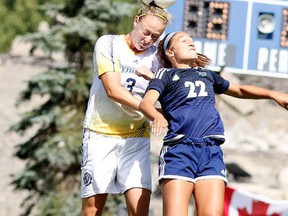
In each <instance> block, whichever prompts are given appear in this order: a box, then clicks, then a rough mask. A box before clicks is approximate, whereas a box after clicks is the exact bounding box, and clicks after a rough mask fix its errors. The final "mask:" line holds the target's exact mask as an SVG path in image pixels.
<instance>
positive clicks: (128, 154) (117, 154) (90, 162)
mask: <svg viewBox="0 0 288 216" xmlns="http://www.w3.org/2000/svg"><path fill="white" fill-rule="evenodd" d="M81 148H82V162H81V198H87V197H90V196H93V195H96V194H103V193H109V194H119V193H124V192H125V191H126V190H128V189H131V188H146V189H148V190H150V191H151V162H150V139H148V138H115V137H108V136H104V135H102V134H99V133H95V132H93V131H90V130H88V129H85V130H84V133H83V140H82V146H81Z"/></svg>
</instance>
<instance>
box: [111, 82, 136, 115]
mask: <svg viewBox="0 0 288 216" xmlns="http://www.w3.org/2000/svg"><path fill="white" fill-rule="evenodd" d="M107 96H108V97H109V98H110V99H111V100H113V101H116V102H118V103H120V104H123V105H125V106H128V107H131V108H133V109H136V110H139V105H140V102H141V99H140V98H137V97H135V96H133V95H132V94H131V93H130V92H129V91H128V90H127V89H125V88H123V87H121V86H119V87H118V88H117V89H114V90H113V91H111V92H109V93H108V92H107Z"/></svg>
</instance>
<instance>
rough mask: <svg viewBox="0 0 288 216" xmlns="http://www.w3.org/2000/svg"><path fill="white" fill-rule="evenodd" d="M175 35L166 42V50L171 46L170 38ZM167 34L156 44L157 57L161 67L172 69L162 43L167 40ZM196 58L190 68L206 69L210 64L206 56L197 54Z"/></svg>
mask: <svg viewBox="0 0 288 216" xmlns="http://www.w3.org/2000/svg"><path fill="white" fill-rule="evenodd" d="M176 34H177V32H176V33H175V34H173V36H172V37H171V38H170V39H169V41H167V45H166V49H168V48H169V47H170V46H171V41H172V38H173V37H174V36H175V35H176ZM168 35H169V34H167V35H166V36H165V37H164V38H163V39H162V40H161V41H160V42H159V44H158V48H157V56H158V58H159V60H160V62H161V64H162V65H163V67H165V68H172V64H171V62H170V61H169V60H168V59H167V57H166V52H165V49H164V42H165V40H166V38H167V36H168ZM197 55H198V58H197V59H196V60H195V61H194V62H193V65H192V67H193V68H194V67H202V68H205V67H207V66H208V65H209V64H210V63H211V59H209V58H208V57H207V56H205V55H203V54H201V53H197Z"/></svg>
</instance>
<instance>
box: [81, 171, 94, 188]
mask: <svg viewBox="0 0 288 216" xmlns="http://www.w3.org/2000/svg"><path fill="white" fill-rule="evenodd" d="M83 182H84V185H85V186H88V185H90V184H91V183H92V176H91V174H90V173H88V172H86V173H85V174H84V177H83Z"/></svg>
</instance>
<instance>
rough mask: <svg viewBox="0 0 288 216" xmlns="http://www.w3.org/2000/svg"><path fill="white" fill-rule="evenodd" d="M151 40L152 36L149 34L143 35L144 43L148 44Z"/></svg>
mask: <svg viewBox="0 0 288 216" xmlns="http://www.w3.org/2000/svg"><path fill="white" fill-rule="evenodd" d="M151 42H152V36H151V35H146V36H145V37H144V43H145V44H150V43H151Z"/></svg>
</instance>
